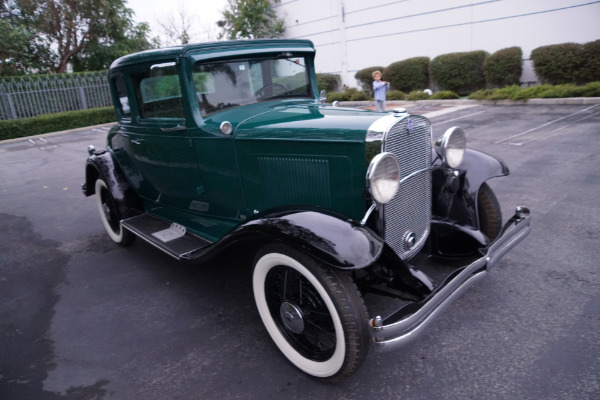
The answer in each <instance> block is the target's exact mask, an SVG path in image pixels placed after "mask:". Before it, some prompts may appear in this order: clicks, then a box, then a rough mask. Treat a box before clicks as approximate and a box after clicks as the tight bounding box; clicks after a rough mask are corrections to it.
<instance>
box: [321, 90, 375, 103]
mask: <svg viewBox="0 0 600 400" xmlns="http://www.w3.org/2000/svg"><path fill="white" fill-rule="evenodd" d="M361 100H371V97H369V95H368V94H366V93H365V92H362V91H359V90H358V89H356V88H346V89H345V90H344V91H343V92H331V93H327V102H328V103H333V102H334V101H361Z"/></svg>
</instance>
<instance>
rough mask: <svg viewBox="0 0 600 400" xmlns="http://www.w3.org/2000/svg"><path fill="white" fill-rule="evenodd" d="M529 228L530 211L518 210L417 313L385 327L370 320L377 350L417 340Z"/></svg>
mask: <svg viewBox="0 0 600 400" xmlns="http://www.w3.org/2000/svg"><path fill="white" fill-rule="evenodd" d="M531 226H532V225H531V214H530V212H529V210H527V209H526V208H524V209H517V212H516V213H515V215H514V216H513V217H512V218H511V219H510V220H509V221H508V222H507V223H506V224H505V225H504V228H503V230H502V233H501V235H500V236H499V237H498V238H497V239H496V240H495V241H493V242H492V243H491V244H490V245H489V246H488V247H486V248H485V249H482V251H481V253H482V257H481V258H479V259H477V260H475V261H474V262H472V263H471V264H469V265H467V266H466V267H464V269H463V270H462V271H461V272H460V273H458V275H456V276H455V277H454V278H452V279H451V280H449V281H447V282H446V283H445V284H444V285H443V286H440V287H439V288H438V289H437V290H436V291H435V292H434V293H433V294H432V295H431V296H430V297H429V298H427V299H425V300H424V301H423V302H421V303H419V304H415V305H416V306H417V307H418V309H417V310H416V311H414V312H413V313H412V314H410V315H408V316H406V317H403V318H402V319H400V320H399V321H397V322H393V323H390V324H388V325H381V322H379V320H380V319H378V317H375V318H373V319H371V320H370V321H369V325H370V326H371V334H372V336H373V338H374V340H375V347H376V349H377V350H379V351H391V350H395V349H397V348H399V347H402V346H404V345H406V344H407V343H409V342H410V341H412V340H413V339H414V338H416V337H417V336H418V334H419V333H420V332H421V331H423V330H424V329H425V328H426V327H427V326H428V325H429V324H430V323H431V321H433V320H434V319H435V318H436V317H437V316H438V315H441V314H442V312H443V311H444V310H445V309H447V308H448V307H449V306H450V305H451V304H452V303H453V302H454V301H455V300H456V299H458V298H459V297H460V296H461V295H462V294H463V293H464V292H466V291H467V289H469V288H470V287H471V286H473V285H474V284H475V283H477V282H478V281H479V280H480V279H481V278H483V277H484V276H485V275H486V274H487V269H489V268H491V267H493V266H494V264H495V263H496V262H498V261H499V260H500V259H501V258H502V256H504V255H505V254H506V253H508V252H509V251H510V250H511V249H512V248H514V247H515V246H516V245H517V244H518V243H520V242H521V241H522V240H523V239H525V238H526V237H527V236H528V235H529V233H530V232H531ZM511 227H512V228H511ZM509 228H510V229H509ZM399 311H400V310H398V312H399ZM379 318H380V317H379ZM383 322H385V321H383Z"/></svg>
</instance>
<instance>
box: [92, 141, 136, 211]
mask: <svg viewBox="0 0 600 400" xmlns="http://www.w3.org/2000/svg"><path fill="white" fill-rule="evenodd" d="M98 178H102V179H103V180H104V181H105V182H106V186H108V190H110V193H111V195H112V197H113V199H114V200H115V203H116V204H117V207H118V208H119V212H120V213H121V214H120V215H122V216H123V218H127V217H130V216H133V215H134V214H135V213H136V212H142V211H143V209H144V207H143V205H142V202H141V200H140V199H139V197H138V196H137V194H136V193H135V191H134V190H133V188H132V187H131V185H130V183H129V181H127V179H126V178H125V175H124V174H123V173H122V172H121V169H120V168H119V166H118V164H117V163H115V160H114V158H113V156H112V154H111V153H110V152H109V151H99V152H96V153H94V154H92V155H91V156H90V157H88V159H87V161H86V166H85V183H84V184H83V185H82V190H83V194H84V195H85V196H91V195H93V194H95V184H96V180H97V179H98ZM134 211H135V212H134Z"/></svg>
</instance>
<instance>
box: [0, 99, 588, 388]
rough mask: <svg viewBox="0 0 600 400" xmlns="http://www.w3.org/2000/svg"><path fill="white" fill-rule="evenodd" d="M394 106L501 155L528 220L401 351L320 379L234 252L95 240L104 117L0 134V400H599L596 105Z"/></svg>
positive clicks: (508, 191)
mask: <svg viewBox="0 0 600 400" xmlns="http://www.w3.org/2000/svg"><path fill="white" fill-rule="evenodd" d="M440 110H442V111H444V112H440ZM412 111H413V112H415V113H420V114H425V115H431V116H432V124H433V129H434V132H435V133H436V134H438V135H441V133H443V132H444V130H445V129H447V128H449V127H451V126H454V125H459V126H461V127H462V128H463V129H464V130H465V132H466V134H467V137H468V141H469V145H470V146H473V147H476V148H479V149H482V150H485V151H487V152H490V153H492V154H495V155H497V156H499V157H500V158H502V159H503V160H504V161H506V163H507V164H508V165H509V167H510V169H511V175H509V176H508V177H504V178H499V179H495V180H492V181H490V185H491V187H492V188H493V189H494V190H495V192H496V194H497V197H498V199H499V200H500V203H501V204H502V208H503V213H504V215H505V219H506V218H508V216H510V215H511V214H512V210H513V208H514V207H515V206H517V205H525V206H528V207H529V208H530V209H531V210H532V213H533V218H534V222H533V224H534V228H533V229H534V230H533V232H532V234H531V235H530V236H529V237H528V238H527V239H526V240H525V241H524V242H523V243H522V244H520V245H519V246H518V247H517V248H515V249H514V251H513V252H511V253H509V254H508V255H507V256H505V257H504V258H503V259H502V261H501V263H500V264H499V265H498V266H497V268H495V269H494V270H492V271H491V273H490V274H488V277H487V278H486V279H485V280H484V281H482V282H481V283H479V284H478V285H477V286H476V287H474V288H473V289H471V290H470V291H468V292H467V293H466V294H465V295H464V296H463V297H462V298H460V299H459V300H458V301H457V302H456V303H454V304H453V305H452V306H451V307H450V309H449V310H448V311H447V312H446V313H445V314H444V315H443V316H442V317H441V318H439V319H438V320H437V321H436V322H435V323H434V324H433V326H432V327H431V329H428V330H427V332H426V333H425V334H424V335H422V336H421V337H420V338H419V339H418V340H416V341H415V342H414V343H413V344H412V345H411V346H410V347H408V348H404V349H402V350H400V351H397V352H393V353H384V354H378V353H375V352H372V353H371V354H370V356H369V358H368V359H367V361H366V362H365V363H364V365H363V366H362V368H361V369H360V370H359V371H358V372H357V373H356V374H355V375H354V376H352V377H351V378H349V379H347V380H346V381H344V382H342V383H340V384H337V385H328V384H322V383H320V382H317V381H315V380H313V379H311V378H309V377H307V376H306V375H304V374H302V373H301V372H299V371H298V370H296V369H295V368H294V367H293V366H292V365H291V364H290V363H288V362H287V360H286V359H285V358H284V357H283V356H282V355H281V354H280V353H279V351H278V350H277V349H276V347H275V345H274V344H273V343H272V342H271V339H270V338H269V336H268V334H267V333H266V331H265V330H264V328H263V326H262V323H261V321H260V318H259V316H258V313H257V312H256V310H255V306H254V300H253V296H252V290H251V285H250V274H251V270H250V260H249V259H248V258H247V257H246V256H247V254H246V253H245V252H243V251H242V252H235V253H234V252H232V253H230V254H226V255H224V256H223V257H220V258H218V259H216V260H214V261H212V262H210V263H209V264H206V265H200V266H196V267H190V266H184V265H181V264H178V263H177V262H176V261H174V260H172V259H171V258H169V257H168V256H166V255H164V254H162V253H160V252H158V251H157V250H155V249H154V248H152V247H150V246H149V245H147V244H145V243H143V242H142V241H137V242H136V243H135V244H134V245H133V246H132V247H129V248H121V247H119V246H116V245H114V244H113V243H112V242H111V240H110V239H109V237H108V236H107V235H106V234H105V232H104V229H103V227H102V224H101V221H100V218H99V216H98V215H97V210H96V204H95V202H94V199H93V198H85V197H84V196H83V195H82V194H81V190H80V184H81V182H82V181H83V167H84V161H85V158H86V155H87V153H86V147H87V145H89V144H93V145H94V146H96V148H103V147H104V139H105V136H106V131H107V129H108V128H107V127H96V128H90V129H84V130H79V131H77V132H73V133H69V134H63V135H58V136H45V137H42V138H36V139H29V140H28V139H22V140H18V141H11V142H0V399H1V400H26V399H27V400H29V399H39V400H44V399H52V400H54V399H86V400H88V399H89V400H101V399H102V400H104V399H145V400H153V399H185V400H187V399H237V398H240V399H261V400H263V399H280V398H285V399H327V400H330V399H367V398H368V399H404V400H410V399H457V400H458V399H461V400H462V399H511V400H512V399H589V400H597V399H599V398H600V262H599V259H600V245H599V243H600V212H599V211H600V208H599V201H598V198H599V197H600V173H599V169H598V166H599V165H600V104H588V105H583V104H582V105H529V106H525V105H512V106H499V105H497V106H492V105H485V106H482V105H479V106H473V107H468V108H453V109H450V108H446V109H443V108H440V107H437V108H435V107H434V108H429V109H428V106H417V107H415V108H413V109H412ZM434 113H435V114H434Z"/></svg>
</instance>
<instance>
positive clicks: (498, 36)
mask: <svg viewBox="0 0 600 400" xmlns="http://www.w3.org/2000/svg"><path fill="white" fill-rule="evenodd" d="M275 10H276V11H277V13H278V15H279V16H280V17H282V18H284V20H285V29H286V30H285V34H284V35H285V37H286V38H298V39H300V38H301V39H310V40H312V41H313V43H314V44H315V47H316V49H317V58H316V66H317V72H327V73H335V74H340V75H341V76H342V80H343V82H344V83H345V84H346V85H348V86H357V84H356V80H355V79H354V74H355V73H356V71H358V70H360V69H362V68H366V67H371V66H377V65H379V66H384V67H385V66H387V65H389V64H391V63H393V62H395V61H401V60H405V59H407V58H411V57H419V56H427V57H430V58H431V59H433V58H435V57H436V56H438V55H441V54H446V53H454V52H464V51H472V50H485V51H487V52H489V53H490V54H491V53H494V52H496V51H497V50H500V49H504V48H507V47H512V46H519V47H521V49H522V50H523V57H524V59H525V60H526V63H525V65H524V73H523V77H522V79H521V80H522V81H532V80H536V78H535V75H534V74H533V71H532V69H531V66H530V65H529V64H528V62H527V61H528V59H529V56H530V53H531V51H532V50H533V49H535V48H537V47H539V46H544V45H551V44H559V43H566V42H575V43H586V42H590V41H593V40H597V39H600V1H592V0H491V1H489V0H488V1H484V0H396V1H393V0H370V1H364V0H281V2H280V3H278V4H276V5H275ZM384 79H385V77H384Z"/></svg>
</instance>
